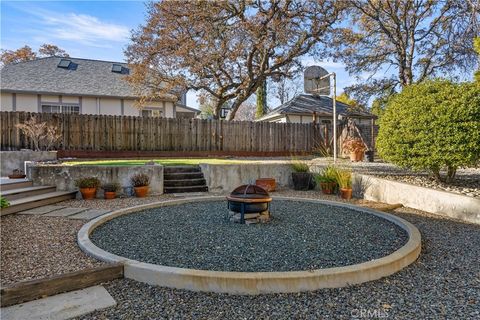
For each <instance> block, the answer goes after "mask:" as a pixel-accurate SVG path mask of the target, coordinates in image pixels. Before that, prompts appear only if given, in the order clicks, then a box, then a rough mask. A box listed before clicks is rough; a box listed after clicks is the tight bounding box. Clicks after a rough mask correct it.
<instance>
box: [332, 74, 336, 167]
mask: <svg viewBox="0 0 480 320" xmlns="http://www.w3.org/2000/svg"><path fill="white" fill-rule="evenodd" d="M331 75H332V77H333V163H337V76H336V74H335V72H332V73H331Z"/></svg>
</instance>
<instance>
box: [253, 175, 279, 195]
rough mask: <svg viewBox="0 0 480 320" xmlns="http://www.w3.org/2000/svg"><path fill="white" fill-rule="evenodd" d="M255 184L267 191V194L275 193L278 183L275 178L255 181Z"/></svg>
mask: <svg viewBox="0 0 480 320" xmlns="http://www.w3.org/2000/svg"><path fill="white" fill-rule="evenodd" d="M255 184H256V185H257V186H259V187H261V188H263V189H265V191H267V192H272V191H275V188H276V187H277V183H276V181H275V179H273V178H260V179H257V180H256V181H255Z"/></svg>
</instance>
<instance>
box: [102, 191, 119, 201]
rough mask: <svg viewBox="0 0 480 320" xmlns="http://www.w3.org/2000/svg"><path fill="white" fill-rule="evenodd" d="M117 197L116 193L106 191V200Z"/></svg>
mask: <svg viewBox="0 0 480 320" xmlns="http://www.w3.org/2000/svg"><path fill="white" fill-rule="evenodd" d="M116 196H117V193H116V192H115V191H105V192H104V197H105V199H115V197H116Z"/></svg>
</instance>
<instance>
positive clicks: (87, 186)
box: [75, 177, 100, 200]
mask: <svg viewBox="0 0 480 320" xmlns="http://www.w3.org/2000/svg"><path fill="white" fill-rule="evenodd" d="M75 185H76V186H77V187H78V188H79V189H80V193H81V194H82V198H83V199H85V200H90V199H94V198H95V196H96V194H97V188H98V187H99V186H100V180H98V179H97V178H95V177H87V178H81V179H78V180H76V181H75Z"/></svg>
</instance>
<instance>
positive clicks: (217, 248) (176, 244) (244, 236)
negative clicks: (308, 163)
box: [91, 200, 407, 272]
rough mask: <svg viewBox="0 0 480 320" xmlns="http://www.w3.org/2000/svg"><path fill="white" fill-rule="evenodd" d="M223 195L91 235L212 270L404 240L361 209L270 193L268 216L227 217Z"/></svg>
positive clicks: (295, 266) (298, 264)
mask: <svg viewBox="0 0 480 320" xmlns="http://www.w3.org/2000/svg"><path fill="white" fill-rule="evenodd" d="M226 207H227V202H226V201H225V200H224V201H215V202H199V203H187V204H182V205H178V206H169V207H161V208H156V209H149V210H145V211H142V212H140V213H135V214H129V215H125V216H121V217H119V218H116V219H113V220H111V221H109V222H107V223H106V224H104V225H102V226H100V227H99V228H98V229H96V230H95V231H94V233H93V234H92V235H91V239H92V241H93V242H94V243H95V244H96V245H97V246H99V247H100V248H103V249H105V250H106V251H109V252H113V253H115V254H117V255H120V256H124V257H128V258H131V259H134V260H139V261H143V262H149V263H154V264H160V265H167V266H174V267H182V268H193V269H202V270H216V271H246V272H247V271H248V272H254V271H294V270H311V269H319V268H329V267H336V266H345V265H351V264H356V263H361V262H365V261H369V260H372V259H377V258H381V257H384V256H386V255H388V254H390V253H392V252H393V251H395V250H397V249H398V248H400V247H401V246H402V245H404V244H405V243H406V241H407V235H406V232H404V231H403V230H402V229H401V228H399V227H398V226H396V225H395V224H393V223H391V222H389V221H387V220H385V219H382V218H379V217H376V216H374V215H371V214H367V213H364V212H360V211H356V210H352V209H348V208H341V207H335V206H327V205H323V204H318V203H309V202H302V201H278V200H277V201H274V202H273V203H272V212H273V215H274V218H273V220H272V221H271V222H270V223H266V224H255V225H242V224H237V223H233V222H230V221H229V220H228V210H227V208H226Z"/></svg>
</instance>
